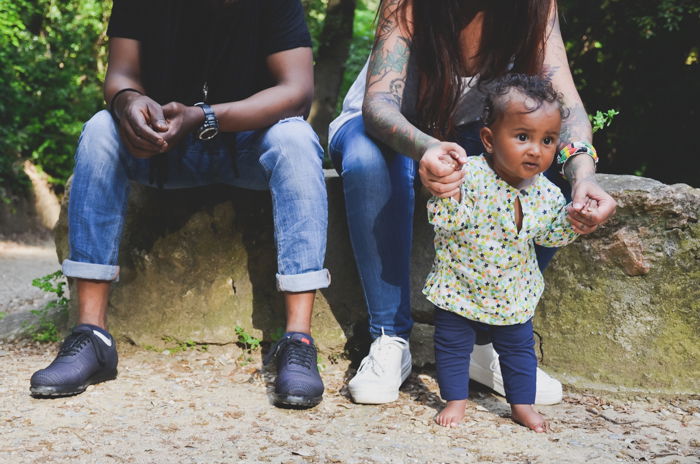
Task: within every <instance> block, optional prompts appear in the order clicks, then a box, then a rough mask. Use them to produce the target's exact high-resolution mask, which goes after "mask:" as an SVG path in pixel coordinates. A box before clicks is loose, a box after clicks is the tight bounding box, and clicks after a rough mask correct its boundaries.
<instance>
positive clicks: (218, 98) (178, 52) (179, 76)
mask: <svg viewBox="0 0 700 464" xmlns="http://www.w3.org/2000/svg"><path fill="white" fill-rule="evenodd" d="M107 34H108V35H109V37H122V38H128V39H136V40H138V41H139V43H140V46H141V52H140V53H141V82H142V84H143V85H144V87H145V88H146V92H147V93H148V95H149V96H150V97H151V98H153V99H154V100H156V101H157V102H159V103H160V104H165V103H168V102H170V101H178V102H180V103H184V104H187V105H192V104H194V103H196V102H198V101H202V99H203V95H202V87H203V84H204V83H205V82H206V83H207V85H208V89H209V92H208V98H207V102H208V103H210V104H214V103H222V102H228V101H237V100H242V99H244V98H247V97H249V96H251V95H252V94H254V93H256V92H258V91H260V90H262V89H265V88H268V87H270V86H272V85H274V82H273V81H272V80H271V77H270V75H269V73H268V72H267V68H266V66H265V59H266V58H267V56H268V55H271V54H273V53H276V52H280V51H284V50H290V49H292V48H297V47H310V46H311V38H310V36H309V32H308V29H307V27H306V22H305V20H304V11H303V8H302V6H301V3H300V2H299V0H233V1H231V0H229V1H224V0H196V1H195V0H140V1H135V0H114V6H113V7H112V16H111V18H110V21H109V27H108V29H107Z"/></svg>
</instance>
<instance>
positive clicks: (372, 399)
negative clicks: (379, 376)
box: [348, 366, 411, 404]
mask: <svg viewBox="0 0 700 464" xmlns="http://www.w3.org/2000/svg"><path fill="white" fill-rule="evenodd" d="M409 375H411V366H409V367H408V369H402V371H401V383H400V384H399V388H401V385H403V383H404V382H405V381H406V379H407V378H408V376H409ZM399 388H396V389H393V388H392V389H390V390H378V389H377V388H376V387H373V388H361V387H360V388H357V387H353V386H351V385H348V390H349V391H350V396H352V400H353V401H354V402H355V403H359V404H385V403H393V402H394V401H396V400H398V399H399Z"/></svg>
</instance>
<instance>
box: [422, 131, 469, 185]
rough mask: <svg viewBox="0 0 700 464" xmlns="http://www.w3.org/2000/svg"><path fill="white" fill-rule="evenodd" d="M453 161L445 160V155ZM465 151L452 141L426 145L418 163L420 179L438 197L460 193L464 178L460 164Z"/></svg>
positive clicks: (462, 163)
mask: <svg viewBox="0 0 700 464" xmlns="http://www.w3.org/2000/svg"><path fill="white" fill-rule="evenodd" d="M446 155H447V156H449V157H450V159H451V160H452V161H454V162H446V160H445V156H446ZM466 162H467V153H466V152H465V151H464V148H462V147H461V146H460V145H458V144H456V143H452V142H437V143H434V144H432V145H430V146H429V147H428V149H427V150H426V151H425V153H423V156H422V157H421V159H420V162H419V164H418V174H419V175H420V180H421V182H422V183H423V185H425V188H427V189H428V191H429V192H430V193H431V194H432V195H435V196H436V197H439V198H449V197H453V196H455V197H456V196H457V195H459V193H460V189H459V188H460V186H461V185H462V179H463V178H464V171H462V166H463V165H464V163H466Z"/></svg>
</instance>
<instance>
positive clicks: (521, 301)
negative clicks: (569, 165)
mask: <svg viewBox="0 0 700 464" xmlns="http://www.w3.org/2000/svg"><path fill="white" fill-rule="evenodd" d="M465 170H466V175H465V178H464V183H463V184H462V187H461V193H462V199H461V202H459V203H458V202H457V201H456V200H454V199H452V198H437V197H433V198H432V199H430V201H428V219H429V221H430V223H431V224H433V226H434V228H435V261H434V263H433V269H432V271H431V272H430V274H429V275H428V278H427V281H426V283H425V287H424V288H423V293H424V294H425V295H426V297H427V298H428V300H430V301H431V302H432V303H433V304H435V305H436V306H437V307H439V308H442V309H445V310H448V311H453V312H455V313H457V314H460V315H462V316H464V317H466V318H467V319H471V320H474V321H479V322H484V323H487V324H491V325H512V324H522V323H524V322H526V321H528V320H529V319H530V318H531V317H532V316H533V315H534V313H535V307H536V306H537V302H538V301H539V299H540V296H541V295H542V291H543V290H544V279H543V278H542V273H541V272H540V270H539V268H538V266H537V258H536V256H535V245H534V244H535V243H537V244H539V245H543V246H546V247H561V246H564V245H566V244H568V243H571V242H572V241H574V240H575V239H576V237H577V236H578V235H577V234H576V232H574V230H573V228H572V227H571V224H569V222H568V221H567V220H566V216H567V212H566V200H565V199H564V196H563V195H562V193H561V191H560V190H559V188H558V187H557V186H556V185H554V184H553V183H552V182H550V181H549V180H548V179H547V178H546V177H545V176H544V175H542V174H539V175H537V177H535V178H534V179H533V182H532V183H531V184H530V185H529V186H528V187H526V188H524V189H521V190H518V189H516V188H514V187H512V186H511V185H509V184H508V183H507V182H505V181H504V180H503V179H501V178H500V177H499V176H498V175H497V174H496V173H495V172H494V171H493V169H492V168H491V167H490V166H489V164H488V162H487V160H486V158H485V157H484V155H481V156H470V157H469V158H467V163H466V165H465ZM517 198H519V199H520V205H521V208H522V212H523V220H522V227H521V229H520V231H518V229H517V226H516V223H515V201H516V199H517Z"/></svg>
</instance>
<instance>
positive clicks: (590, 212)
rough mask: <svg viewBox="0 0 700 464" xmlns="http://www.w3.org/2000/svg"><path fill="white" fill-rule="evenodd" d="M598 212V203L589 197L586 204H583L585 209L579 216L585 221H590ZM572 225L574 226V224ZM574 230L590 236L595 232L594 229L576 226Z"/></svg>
mask: <svg viewBox="0 0 700 464" xmlns="http://www.w3.org/2000/svg"><path fill="white" fill-rule="evenodd" d="M597 212H598V202H597V201H596V200H594V199H593V198H590V197H587V198H586V202H585V203H584V204H583V208H581V210H580V211H579V215H581V216H583V218H584V219H589V218H591V217H593V216H595V214H596V213H597ZM569 222H571V219H569ZM572 224H574V223H573V222H572ZM574 230H575V231H576V232H577V233H579V234H582V235H585V234H590V233H591V232H593V230H594V229H589V228H585V229H584V228H582V227H581V226H579V227H576V226H574Z"/></svg>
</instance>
